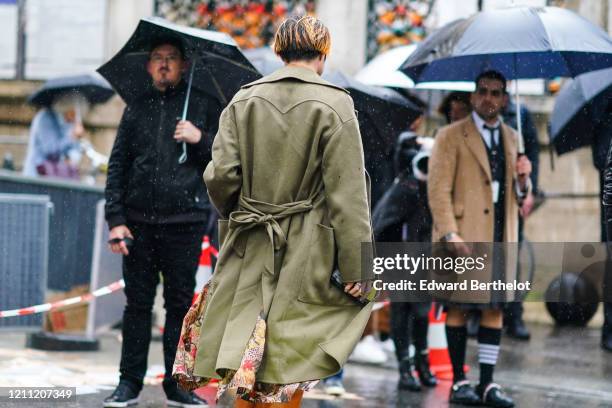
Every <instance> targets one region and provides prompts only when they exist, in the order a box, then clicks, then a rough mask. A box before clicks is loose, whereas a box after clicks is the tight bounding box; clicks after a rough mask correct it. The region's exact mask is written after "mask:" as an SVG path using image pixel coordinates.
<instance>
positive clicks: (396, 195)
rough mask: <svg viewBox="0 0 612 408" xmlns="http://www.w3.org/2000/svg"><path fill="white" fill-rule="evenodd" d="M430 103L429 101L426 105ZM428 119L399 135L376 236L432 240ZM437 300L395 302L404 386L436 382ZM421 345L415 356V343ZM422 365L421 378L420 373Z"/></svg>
mask: <svg viewBox="0 0 612 408" xmlns="http://www.w3.org/2000/svg"><path fill="white" fill-rule="evenodd" d="M423 105H425V104H424V103H422V104H421V106H423ZM423 120H424V115H423V114H422V115H421V116H419V117H418V118H417V119H416V120H415V121H414V122H413V123H412V124H411V125H410V128H409V131H407V132H402V133H401V134H400V135H399V137H398V140H397V145H396V147H395V154H394V160H393V162H394V168H395V173H396V178H395V180H394V182H393V185H392V186H391V187H390V188H389V189H388V190H387V191H386V192H385V194H384V195H383V197H382V198H381V199H380V201H379V202H378V205H376V208H375V209H374V214H373V218H372V220H373V227H374V236H375V239H376V241H378V242H430V241H431V224H432V219H431V213H430V211H429V204H428V202H427V167H428V160H429V152H430V151H431V147H432V145H433V143H432V142H433V140H432V139H430V138H422V137H419V136H418V134H417V133H416V132H417V131H418V129H419V127H420V126H421V123H422V122H423ZM430 307H431V302H417V301H413V302H392V303H391V338H392V339H393V344H394V346H395V354H396V357H397V361H398V363H399V374H400V380H399V383H398V388H399V389H400V390H410V391H420V390H421V386H422V385H424V386H427V387H434V386H436V384H437V380H436V378H435V377H434V376H433V374H432V373H431V372H430V370H429V353H428V347H427V329H428V325H429V321H428V316H427V314H428V312H429V309H430ZM411 345H413V346H414V348H415V353H414V357H413V356H411V355H410V354H411V353H410V346H411ZM414 369H416V371H417V373H418V378H417V377H415V376H414V374H413V370H414Z"/></svg>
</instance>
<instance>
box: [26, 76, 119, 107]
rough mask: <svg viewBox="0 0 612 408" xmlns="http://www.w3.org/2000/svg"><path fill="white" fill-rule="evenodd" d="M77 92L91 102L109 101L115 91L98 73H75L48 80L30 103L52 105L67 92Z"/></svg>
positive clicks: (32, 96)
mask: <svg viewBox="0 0 612 408" xmlns="http://www.w3.org/2000/svg"><path fill="white" fill-rule="evenodd" d="M68 93H76V94H79V95H81V96H83V97H84V98H85V99H87V101H88V102H89V103H90V104H92V105H93V104H96V103H104V102H106V101H108V100H109V99H110V98H111V97H112V96H113V95H114V94H115V91H113V89H112V88H111V87H110V85H109V84H108V82H106V81H105V80H104V79H103V78H100V77H99V76H97V75H92V74H85V75H73V76H64V77H58V78H53V79H50V80H48V81H47V82H45V83H44V84H43V86H41V87H40V88H39V89H38V90H36V92H34V93H33V94H32V95H30V97H29V98H28V103H30V104H32V105H36V106H50V105H51V104H52V103H53V101H54V100H55V99H56V98H58V97H60V96H62V95H65V94H68Z"/></svg>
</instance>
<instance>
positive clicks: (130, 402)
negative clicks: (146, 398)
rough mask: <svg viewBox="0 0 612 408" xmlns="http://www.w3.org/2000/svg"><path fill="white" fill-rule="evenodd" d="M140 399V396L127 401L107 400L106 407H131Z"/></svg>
mask: <svg viewBox="0 0 612 408" xmlns="http://www.w3.org/2000/svg"><path fill="white" fill-rule="evenodd" d="M138 402H139V399H138V398H134V399H131V400H127V401H125V402H105V403H104V405H103V406H104V407H105V408H126V407H129V406H131V405H136V404H138Z"/></svg>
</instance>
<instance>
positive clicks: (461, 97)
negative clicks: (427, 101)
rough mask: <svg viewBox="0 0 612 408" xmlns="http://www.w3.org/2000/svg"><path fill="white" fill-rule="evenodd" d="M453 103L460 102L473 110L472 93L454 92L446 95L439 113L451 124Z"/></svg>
mask: <svg viewBox="0 0 612 408" xmlns="http://www.w3.org/2000/svg"><path fill="white" fill-rule="evenodd" d="M453 102H459V103H462V104H464V105H465V106H467V107H468V109H469V108H471V105H472V104H471V102H470V93H469V92H463V91H453V92H451V93H449V94H448V95H446V97H445V98H444V99H443V100H442V103H441V104H440V106H439V107H438V113H439V114H440V115H443V116H444V117H445V118H446V121H447V122H449V123H450V112H451V105H452V103H453Z"/></svg>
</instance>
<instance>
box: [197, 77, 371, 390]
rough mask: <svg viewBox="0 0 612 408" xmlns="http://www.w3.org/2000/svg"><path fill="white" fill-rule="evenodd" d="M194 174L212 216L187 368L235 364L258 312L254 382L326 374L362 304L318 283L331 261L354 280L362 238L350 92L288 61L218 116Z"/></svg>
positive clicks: (342, 356)
mask: <svg viewBox="0 0 612 408" xmlns="http://www.w3.org/2000/svg"><path fill="white" fill-rule="evenodd" d="M204 180H205V182H206V186H207V188H208V193H209V195H210V198H211V202H212V203H213V204H214V206H215V207H216V208H217V210H218V211H219V213H220V214H221V216H222V218H223V219H222V220H220V221H219V230H220V233H219V234H220V243H221V244H220V245H221V248H220V254H219V259H218V263H217V265H216V270H215V273H214V275H213V278H212V285H211V289H210V292H209V294H210V296H209V298H208V303H207V306H206V311H205V314H204V321H203V327H202V334H201V338H200V342H199V347H198V354H197V356H196V364H195V370H194V374H196V375H200V376H203V377H213V378H218V377H219V376H220V375H223V374H224V372H225V370H226V369H237V368H238V367H239V366H240V362H241V359H242V356H243V353H244V351H245V347H246V344H247V341H248V339H249V337H250V336H251V333H252V331H253V328H254V325H255V322H256V318H257V316H258V315H260V314H262V315H263V316H264V318H265V320H266V322H267V332H266V343H265V352H264V358H263V362H262V365H261V367H260V368H259V370H258V371H257V381H259V382H263V383H274V384H289V383H296V382H302V381H308V380H314V379H321V378H324V377H327V376H329V375H332V374H334V373H336V372H338V371H339V370H340V368H341V366H342V365H343V364H344V363H345V362H346V360H347V358H348V356H349V354H350V353H351V351H352V349H353V348H354V346H355V344H356V343H357V341H358V340H359V339H360V336H361V334H362V332H363V330H364V327H365V325H366V323H367V321H368V317H369V315H370V311H371V305H368V306H366V307H361V306H360V305H358V304H356V303H355V302H354V301H353V300H352V299H350V298H349V297H348V296H347V295H346V294H345V293H343V292H342V291H341V290H339V289H338V288H336V287H334V286H332V285H331V284H330V276H331V273H332V271H333V269H334V268H335V267H337V268H338V269H339V271H340V274H341V275H342V279H343V281H344V282H352V281H360V280H362V279H363V276H362V273H361V243H362V242H371V226H370V225H371V224H370V213H369V207H368V199H367V186H366V184H367V183H366V178H365V175H364V162H363V148H362V144H361V137H360V134H359V127H358V122H357V118H356V115H355V111H354V108H353V102H352V99H351V97H350V95H349V94H348V93H347V92H346V91H345V90H344V89H342V88H338V87H336V86H334V85H332V84H330V83H329V82H327V81H324V80H323V79H321V78H320V77H319V76H318V75H317V74H316V73H315V72H314V71H311V70H308V69H306V68H299V67H284V68H281V69H279V70H278V71H276V72H274V73H272V74H271V75H269V76H267V77H264V78H262V79H260V80H258V81H256V82H253V83H251V84H248V85H245V86H244V87H243V88H242V89H241V90H240V91H239V92H238V93H237V94H236V95H235V97H234V98H233V99H232V101H231V102H230V104H229V105H228V106H227V108H226V109H225V110H224V111H223V113H222V114H221V119H220V123H219V131H218V133H217V135H216V137H215V140H214V143H213V152H212V161H211V162H210V163H209V165H208V167H207V168H206V171H205V172H204Z"/></svg>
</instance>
